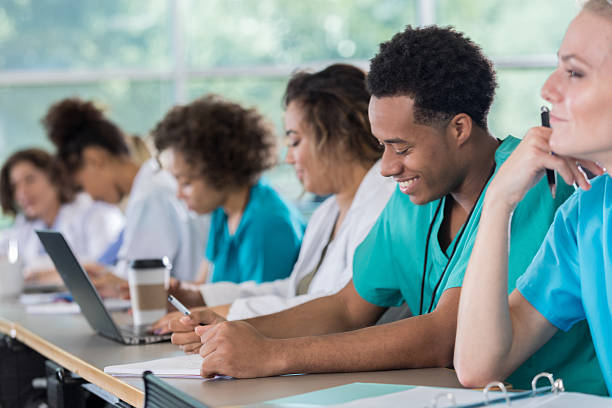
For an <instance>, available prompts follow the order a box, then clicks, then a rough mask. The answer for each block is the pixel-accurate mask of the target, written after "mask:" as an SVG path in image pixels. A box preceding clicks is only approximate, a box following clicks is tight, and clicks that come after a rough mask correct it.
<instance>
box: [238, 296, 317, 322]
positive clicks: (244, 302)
mask: <svg viewBox="0 0 612 408" xmlns="http://www.w3.org/2000/svg"><path fill="white" fill-rule="evenodd" d="M326 295H329V294H328V293H320V292H319V293H307V294H305V295H301V296H293V297H283V296H279V295H265V296H256V297H249V298H241V299H237V300H236V301H235V302H233V303H232V306H231V307H230V310H229V313H228V314H227V320H241V319H249V318H251V317H256V316H262V315H267V314H272V313H277V312H280V311H283V310H286V309H289V308H292V307H294V306H298V305H301V304H302V303H306V302H309V301H311V300H314V299H317V298H320V297H323V296H326Z"/></svg>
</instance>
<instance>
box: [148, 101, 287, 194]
mask: <svg viewBox="0 0 612 408" xmlns="http://www.w3.org/2000/svg"><path fill="white" fill-rule="evenodd" d="M152 136H153V141H154V143H155V147H156V148H157V149H158V150H159V151H163V150H166V149H170V148H171V149H173V150H176V151H177V152H179V153H180V154H181V155H182V156H183V157H184V158H185V161H186V162H187V163H189V165H191V166H193V167H194V168H195V169H197V171H199V173H200V174H201V175H202V176H203V177H204V178H205V179H206V180H207V181H208V182H209V183H211V184H212V185H213V186H214V187H215V188H218V189H221V190H224V189H227V188H234V187H237V186H240V185H243V184H244V183H245V181H246V182H248V183H250V184H254V183H255V182H256V181H257V179H258V178H259V176H260V175H261V173H262V172H263V171H264V170H266V169H268V168H270V167H272V166H273V165H274V164H275V163H276V136H275V134H274V127H273V126H272V125H271V124H270V123H268V122H267V121H266V120H265V119H264V117H263V116H262V115H261V114H260V113H259V112H258V111H257V110H256V109H246V108H243V107H242V106H240V105H238V104H237V103H233V102H229V101H227V100H225V99H223V98H221V97H220V96H217V95H206V96H204V97H201V98H199V99H196V100H195V101H193V102H191V103H189V104H187V105H182V106H175V107H174V108H172V109H171V110H170V111H169V112H168V113H167V114H166V116H165V117H164V118H163V119H162V120H161V122H159V123H158V124H157V126H156V127H155V129H154V130H153V131H152Z"/></svg>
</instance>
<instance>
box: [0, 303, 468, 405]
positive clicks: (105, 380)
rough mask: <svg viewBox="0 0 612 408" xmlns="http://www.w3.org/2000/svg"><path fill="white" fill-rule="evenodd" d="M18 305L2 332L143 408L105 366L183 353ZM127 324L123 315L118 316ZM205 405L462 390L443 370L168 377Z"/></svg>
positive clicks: (1, 321) (78, 318)
mask: <svg viewBox="0 0 612 408" xmlns="http://www.w3.org/2000/svg"><path fill="white" fill-rule="evenodd" d="M17 303H18V302H16V301H15V302H13V303H12V304H11V303H6V302H5V303H0V332H2V333H4V334H7V335H10V336H12V337H15V338H16V339H17V340H19V341H21V342H22V343H24V344H27V345H28V346H29V347H31V348H32V349H34V350H36V351H37V352H39V353H40V354H42V355H43V356H45V357H46V358H48V359H50V360H53V361H55V362H56V363H58V364H59V365H61V366H63V367H65V368H67V369H68V370H70V371H72V372H74V373H76V374H78V375H79V376H81V377H83V378H84V379H85V380H87V381H89V382H91V383H93V384H95V385H97V386H99V387H101V388H103V389H104V390H106V391H108V392H110V393H112V394H113V395H115V396H117V397H118V398H120V399H121V400H123V401H125V402H128V403H129V404H131V405H134V406H137V407H141V406H143V402H144V391H143V389H144V384H143V382H142V380H141V379H139V378H114V377H112V376H110V375H107V374H105V373H104V371H103V370H104V367H106V366H109V365H115V364H126V363H133V362H139V361H146V360H154V359H157V358H164V357H172V356H178V355H182V352H181V351H180V350H178V349H177V347H175V346H173V345H172V344H170V343H158V344H150V345H138V346H127V345H122V344H119V343H117V342H115V341H113V340H110V339H107V338H105V337H102V336H99V335H97V334H96V333H95V332H94V331H93V330H92V329H91V328H90V326H89V325H88V324H87V321H86V320H85V318H84V317H83V316H82V315H80V314H76V315H75V314H72V315H67V314H64V315H49V314H29V313H26V311H25V308H24V307H23V306H21V305H18V304H17ZM114 316H115V319H116V320H125V319H129V317H128V316H127V315H125V314H115V315H114ZM166 381H167V382H168V383H169V384H171V385H172V386H174V387H176V388H177V389H179V390H182V391H184V392H186V393H187V394H189V395H191V396H193V397H194V398H196V399H198V400H200V401H202V402H203V403H205V404H207V405H210V406H213V407H217V406H235V405H244V404H251V403H256V402H262V401H266V400H270V399H275V398H282V397H286V396H290V395H295V394H301V393H304V392H310V391H316V390H319V389H323V388H329V387H334V386H338V385H344V384H349V383H352V382H373V383H389V384H411V385H431V386H441V387H460V386H461V385H460V384H459V382H458V380H457V376H456V375H455V372H454V371H453V370H449V369H445V368H431V369H415V370H394V371H377V372H357V373H331V374H308V375H291V376H279V377H268V378H256V379H242V380H215V381H202V380H200V379H166Z"/></svg>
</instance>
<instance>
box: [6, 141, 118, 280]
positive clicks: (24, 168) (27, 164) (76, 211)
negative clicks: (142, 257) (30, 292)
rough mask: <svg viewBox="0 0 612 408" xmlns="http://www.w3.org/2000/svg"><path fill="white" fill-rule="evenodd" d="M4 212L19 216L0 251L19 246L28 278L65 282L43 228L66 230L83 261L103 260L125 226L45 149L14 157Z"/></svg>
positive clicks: (115, 212)
mask: <svg viewBox="0 0 612 408" xmlns="http://www.w3.org/2000/svg"><path fill="white" fill-rule="evenodd" d="M0 195H1V204H2V211H3V212H4V213H5V214H10V215H12V216H16V218H15V222H14V224H13V226H12V227H11V228H10V229H8V230H4V231H2V232H1V233H0V252H6V251H7V248H8V246H9V240H15V241H16V242H17V248H18V252H19V259H20V261H21V263H22V265H23V268H24V272H25V277H26V279H29V280H32V281H41V282H47V283H53V282H58V283H59V282H61V279H60V277H59V275H58V274H57V273H56V272H55V270H54V268H53V264H52V263H51V260H50V259H49V257H48V256H47V254H46V252H45V250H44V248H43V246H42V244H41V243H40V241H39V239H38V237H37V236H36V234H35V230H37V229H53V230H56V231H60V232H62V233H63V234H64V236H65V237H66V240H67V241H68V243H69V244H70V246H71V247H72V249H73V250H74V252H75V254H76V255H77V257H79V259H80V260H81V261H82V262H90V261H95V260H97V259H98V258H99V257H100V256H101V255H102V254H103V253H104V251H105V250H106V249H107V247H108V246H109V245H110V244H111V243H112V242H113V241H115V240H116V239H117V237H118V236H119V233H120V231H121V230H122V228H123V216H122V214H121V211H119V209H118V208H117V207H115V206H113V205H109V204H106V203H100V202H95V201H93V200H92V199H91V197H90V196H89V195H87V194H85V193H82V192H77V191H76V189H75V186H74V184H73V183H72V182H71V180H70V178H69V177H68V175H67V174H66V171H65V169H64V168H63V167H62V166H61V165H60V163H58V162H57V161H55V160H54V158H53V156H52V155H51V154H50V153H48V152H46V151H44V150H41V149H27V150H20V151H18V152H15V153H13V154H12V155H11V156H10V157H9V158H8V159H7V160H6V162H5V163H4V165H3V166H2V170H1V171H0Z"/></svg>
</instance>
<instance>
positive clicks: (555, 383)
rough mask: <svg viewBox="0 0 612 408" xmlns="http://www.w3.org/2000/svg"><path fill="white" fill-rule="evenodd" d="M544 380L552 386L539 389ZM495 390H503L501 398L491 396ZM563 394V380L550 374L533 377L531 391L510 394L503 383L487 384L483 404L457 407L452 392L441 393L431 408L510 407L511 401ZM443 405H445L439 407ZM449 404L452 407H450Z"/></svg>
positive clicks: (433, 400)
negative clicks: (498, 405)
mask: <svg viewBox="0 0 612 408" xmlns="http://www.w3.org/2000/svg"><path fill="white" fill-rule="evenodd" d="M542 378H547V379H548V381H549V382H550V385H546V386H543V387H538V386H537V384H538V381H539V380H540V379H542ZM494 388H499V389H500V390H501V392H502V394H501V396H495V397H491V396H490V392H491V390H492V389H494ZM562 392H565V387H564V386H563V380H562V379H560V378H558V379H556V380H555V379H554V377H553V375H552V374H550V373H540V374H538V375H536V376H535V377H533V380H531V391H523V392H515V393H509V392H508V390H506V386H505V385H504V384H503V383H502V382H500V381H493V382H490V383H489V384H487V386H486V387H485V388H484V390H483V391H482V395H483V400H482V402H476V403H470V404H462V405H457V402H456V401H455V396H454V395H453V393H452V392H441V393H439V394H437V395H436V396H435V397H434V398H433V399H432V401H431V405H430V408H439V407H440V406H444V407H452V408H477V407H484V406H489V405H496V404H505V406H507V407H510V406H512V405H511V404H512V403H511V401H516V400H520V399H524V398H533V397H537V396H541V395H543V394H547V393H553V394H554V395H557V394H559V393H562ZM442 403H443V404H444V405H438V404H442ZM449 403H450V404H451V405H448V404H449Z"/></svg>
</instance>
